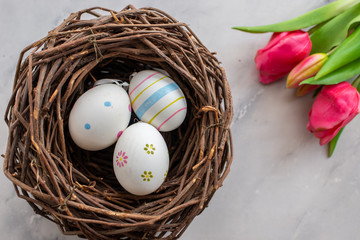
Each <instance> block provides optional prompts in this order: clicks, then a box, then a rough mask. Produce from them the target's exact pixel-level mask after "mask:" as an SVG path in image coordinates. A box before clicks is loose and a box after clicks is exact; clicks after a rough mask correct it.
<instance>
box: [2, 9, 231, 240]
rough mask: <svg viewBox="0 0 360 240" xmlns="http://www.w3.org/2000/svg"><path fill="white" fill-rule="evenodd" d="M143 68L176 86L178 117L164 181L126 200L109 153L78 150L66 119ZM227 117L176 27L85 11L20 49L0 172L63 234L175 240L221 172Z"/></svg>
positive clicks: (219, 89) (208, 57) (154, 17)
mask: <svg viewBox="0 0 360 240" xmlns="http://www.w3.org/2000/svg"><path fill="white" fill-rule="evenodd" d="M99 12H101V13H103V14H100V13H99ZM25 56H26V58H25ZM149 68H161V69H163V70H165V71H167V72H168V74H170V76H171V78H172V79H174V81H176V82H177V83H178V85H179V86H180V87H181V89H182V90H183V92H184V94H185V96H186V99H187V102H188V113H187V117H186V119H185V122H184V123H183V124H182V125H181V126H180V128H178V129H177V130H174V131H172V132H169V133H166V134H163V136H164V138H165V140H166V142H167V144H168V148H169V152H170V158H171V160H170V166H169V172H168V176H167V178H166V180H165V182H164V183H163V185H162V186H161V187H160V188H159V189H158V190H157V191H156V192H154V193H152V194H150V195H146V196H135V195H132V194H129V193H128V192H126V191H125V190H124V189H123V188H122V187H121V186H120V184H119V183H118V182H117V180H116V178H115V176H114V173H113V169H112V155H113V147H109V148H108V149H105V150H102V151H97V152H88V151H85V150H82V149H80V148H78V147H77V146H76V145H75V144H74V142H73V141H72V140H71V138H70V135H69V131H68V116H69V112H70V110H71V108H72V106H73V104H74V102H75V101H76V99H77V98H78V97H79V96H80V95H81V94H82V93H84V92H85V91H86V90H87V89H89V88H90V87H91V86H92V85H93V83H94V81H95V80H99V79H101V78H115V79H119V80H122V81H128V79H129V76H130V75H131V74H132V73H133V72H134V71H139V70H143V69H149ZM232 115H233V110H232V98H231V93H230V89H229V84H228V82H227V80H226V76H225V73H224V71H223V69H222V68H221V67H220V66H219V63H218V61H217V59H216V58H215V57H214V56H213V54H212V53H210V52H209V50H208V49H207V48H206V47H204V45H203V44H202V43H201V42H200V40H199V39H198V38H197V37H196V36H195V34H194V33H193V32H192V31H191V30H190V28H189V27H188V26H187V25H186V24H184V23H180V22H178V21H176V20H175V19H174V18H172V17H171V16H169V15H168V14H166V13H164V12H162V11H160V10H157V9H153V8H142V9H136V8H134V7H133V6H128V7H126V8H125V9H123V10H122V11H120V12H114V11H111V10H109V9H104V8H100V7H96V8H91V9H86V10H83V11H80V12H76V13H73V14H71V15H70V16H69V17H68V18H67V19H66V20H64V22H63V23H62V24H60V26H58V27H56V28H55V29H54V30H52V31H50V32H49V34H48V36H46V37H45V38H43V39H41V40H39V41H37V42H35V43H33V44H31V45H30V46H28V47H27V48H25V49H24V50H23V51H22V53H21V55H20V59H19V63H18V67H17V70H16V75H15V82H14V87H13V94H12V97H11V100H10V102H9V106H8V108H7V111H6V115H5V120H6V122H7V124H8V126H9V138H8V145H7V149H6V154H5V161H4V172H5V175H6V176H7V177H8V178H9V179H10V180H11V181H12V182H13V183H14V185H15V189H16V193H17V194H18V196H19V197H20V198H23V199H25V200H26V201H27V202H28V203H29V204H30V205H31V207H32V208H33V209H34V210H35V212H36V213H38V214H40V215H42V216H44V217H46V218H48V219H49V220H51V221H53V222H55V223H56V224H57V225H58V226H59V228H60V229H61V231H63V233H64V234H74V235H78V236H80V237H86V238H88V239H173V238H178V237H180V236H181V234H182V233H183V232H184V231H185V229H186V228H187V226H188V225H189V224H190V223H191V221H192V220H193V219H194V217H195V216H196V215H198V214H200V213H201V212H202V210H203V209H204V207H206V206H207V204H208V202H209V201H210V199H211V198H212V196H213V194H214V193H215V191H216V190H217V189H218V188H219V187H220V186H221V185H222V183H223V181H224V179H225V177H226V176H227V174H228V173H229V170H230V165H231V161H232V145H231V135H230V131H229V127H230V122H231V119H232ZM133 121H135V120H134V119H133Z"/></svg>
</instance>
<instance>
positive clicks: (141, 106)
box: [129, 70, 187, 132]
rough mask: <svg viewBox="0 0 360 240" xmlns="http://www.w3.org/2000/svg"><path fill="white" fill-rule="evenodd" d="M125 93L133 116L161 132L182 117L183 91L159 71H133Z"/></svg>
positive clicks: (180, 120)
mask: <svg viewBox="0 0 360 240" xmlns="http://www.w3.org/2000/svg"><path fill="white" fill-rule="evenodd" d="M129 96H130V100H131V106H132V108H133V110H134V112H135V114H136V116H137V117H138V118H139V119H141V121H143V122H147V123H149V124H151V125H153V126H154V127H156V128H157V129H158V130H159V131H161V132H168V131H172V130H174V129H176V128H177V127H179V126H180V125H181V123H182V122H183V121H184V119H185V117H186V111H187V104H186V99H185V95H184V93H183V92H182V91H181V89H180V87H179V85H177V84H176V83H175V82H174V80H172V79H171V78H170V77H168V76H166V75H164V74H162V73H160V72H157V71H153V70H144V71H140V72H138V73H134V74H133V77H132V78H131V80H130V85H129Z"/></svg>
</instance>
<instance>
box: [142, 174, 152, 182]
mask: <svg viewBox="0 0 360 240" xmlns="http://www.w3.org/2000/svg"><path fill="white" fill-rule="evenodd" d="M141 177H142V178H143V181H144V182H146V181H148V182H150V178H153V175H152V172H151V171H149V172H147V171H144V174H141Z"/></svg>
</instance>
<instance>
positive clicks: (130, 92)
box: [129, 72, 158, 96]
mask: <svg viewBox="0 0 360 240" xmlns="http://www.w3.org/2000/svg"><path fill="white" fill-rule="evenodd" d="M156 74H158V72H156V73H153V74H151V75H150V76H148V77H147V78H145V79H144V80H142V81H141V83H139V84H138V85H137V86H136V87H134V89H133V90H132V91H131V92H130V94H129V96H131V94H132V93H133V92H134V91H135V89H137V88H138V87H139V86H140V85H141V84H143V82H145V81H146V80H148V79H149V78H151V77H152V76H155V75H156Z"/></svg>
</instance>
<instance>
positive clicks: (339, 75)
mask: <svg viewBox="0 0 360 240" xmlns="http://www.w3.org/2000/svg"><path fill="white" fill-rule="evenodd" d="M325 64H326V63H325ZM320 71H321V70H320ZM358 74H360V58H359V59H357V60H355V61H353V62H351V63H349V64H347V65H345V66H343V67H341V68H339V69H337V70H335V71H333V72H331V73H329V74H327V75H325V76H323V77H321V78H319V79H316V78H315V77H312V78H308V79H306V80H304V81H302V82H301V83H300V85H302V84H312V85H331V84H337V83H340V82H343V81H346V80H348V79H350V78H352V77H355V76H356V75H358Z"/></svg>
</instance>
